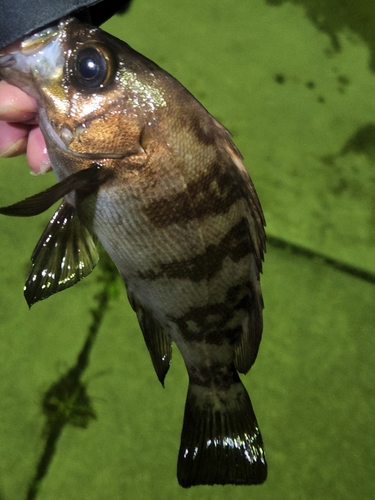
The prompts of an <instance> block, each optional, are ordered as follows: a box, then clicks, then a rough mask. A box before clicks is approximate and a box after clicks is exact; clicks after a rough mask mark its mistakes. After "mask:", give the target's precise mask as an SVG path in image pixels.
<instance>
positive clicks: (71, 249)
mask: <svg viewBox="0 0 375 500" xmlns="http://www.w3.org/2000/svg"><path fill="white" fill-rule="evenodd" d="M98 260H99V254H98V252H97V249H96V245H95V242H94V239H93V237H92V235H91V233H90V232H89V230H88V229H87V228H86V227H85V226H84V225H83V224H82V223H81V221H80V220H79V218H78V217H77V216H76V215H75V209H74V207H72V205H70V204H69V203H67V202H66V201H63V202H62V204H61V205H60V206H59V208H58V209H57V210H56V212H55V213H54V215H53V217H52V218H51V220H50V222H49V223H48V225H47V227H46V229H45V230H44V232H43V234H42V236H41V237H40V239H39V241H38V243H37V245H36V247H35V249H34V251H33V254H32V256H31V262H32V264H31V268H30V271H29V274H28V276H27V279H26V283H25V287H24V295H25V298H26V301H27V303H28V305H29V307H31V306H32V305H33V304H35V303H36V302H38V301H40V300H44V299H46V298H48V297H50V296H51V295H53V294H55V293H57V292H60V291H61V290H65V289H66V288H69V287H71V286H73V285H75V284H76V283H77V282H78V281H80V280H81V279H83V278H84V277H86V276H88V275H89V274H90V273H91V271H92V270H93V268H94V267H95V266H96V264H97V262H98Z"/></svg>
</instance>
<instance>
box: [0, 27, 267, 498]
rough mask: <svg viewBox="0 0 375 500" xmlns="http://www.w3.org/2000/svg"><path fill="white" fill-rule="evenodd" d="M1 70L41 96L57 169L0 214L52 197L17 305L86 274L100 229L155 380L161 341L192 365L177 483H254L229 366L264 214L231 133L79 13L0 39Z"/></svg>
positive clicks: (257, 270)
mask: <svg viewBox="0 0 375 500" xmlns="http://www.w3.org/2000/svg"><path fill="white" fill-rule="evenodd" d="M0 77H1V78H2V79H4V80H6V81H7V82H9V83H11V84H13V85H16V86H17V87H19V88H21V89H22V90H24V91H25V92H26V93H28V94H29V95H30V96H32V97H34V98H35V99H36V100H37V103H38V120H39V126H40V128H41V130H42V133H43V135H44V138H45V141H46V145H47V150H48V153H49V157H50V160H51V164H52V168H53V171H54V173H55V175H56V177H57V180H58V182H57V184H55V185H53V186H51V187H50V188H48V189H47V190H45V191H43V192H42V193H38V194H36V195H34V196H30V197H29V198H27V199H25V200H23V201H20V202H18V203H14V204H13V205H10V206H6V207H2V208H1V209H0V213H1V214H3V215H8V216H21V217H22V216H34V215H38V214H40V213H42V212H44V211H45V210H47V209H48V208H49V207H51V206H52V205H53V204H54V203H56V202H57V201H60V200H62V202H61V203H60V206H59V208H58V209H57V210H56V212H55V214H54V215H53V217H52V219H51V220H50V222H49V224H48V225H47V227H46V229H45V231H44V232H43V234H42V236H41V238H40V240H39V242H38V243H37V245H36V247H35V250H34V252H33V254H32V257H31V268H30V272H29V275H28V277H27V279H26V283H25V288H24V292H25V298H26V300H27V303H28V304H29V306H31V305H33V304H34V303H35V302H37V301H40V300H43V299H46V298H48V297H49V296H51V295H53V294H54V293H57V292H59V291H62V290H65V289H67V288H69V287H71V286H73V285H74V284H76V283H77V282H78V281H80V280H81V279H83V278H84V277H86V276H87V275H89V274H90V273H91V271H92V270H93V269H94V267H95V265H96V263H97V262H98V258H99V257H98V251H97V240H99V241H100V242H101V244H102V245H103V247H104V248H105V250H106V251H107V252H108V254H109V256H110V258H111V259H112V260H113V262H114V263H115V265H116V266H117V268H118V270H119V272H120V274H121V275H122V277H123V280H124V283H125V286H126V290H127V295H128V298H129V302H130V304H131V306H132V308H133V309H134V311H135V314H136V316H137V318H138V322H139V325H140V328H141V330H142V333H143V337H144V340H145V343H146V345H147V348H148V350H149V353H150V356H151V360H152V363H153V366H154V369H155V372H156V375H157V377H158V379H159V380H160V382H161V384H162V385H163V386H164V379H165V376H166V374H167V372H168V370H169V367H170V363H171V359H172V344H175V345H176V346H177V348H178V349H179V350H180V352H181V354H182V357H183V360H184V363H185V366H186V369H187V372H188V379H189V383H188V390H187V397H186V404H185V412H184V421H183V426H182V432H181V443H180V449H179V453H178V461H177V478H178V481H179V484H180V485H181V486H182V487H184V488H189V487H191V486H196V485H214V484H221V485H224V484H236V485H251V484H261V483H263V482H264V481H265V480H266V477H267V462H266V457H265V451H264V445H263V439H262V436H261V432H260V429H259V426H258V423H257V419H256V416H255V413H254V410H253V406H252V403H251V400H250V397H249V395H248V392H247V390H246V388H245V386H244V385H243V382H242V381H241V379H240V376H239V373H241V374H245V373H247V372H248V371H249V369H250V368H251V367H252V365H253V363H254V361H255V359H256V357H257V353H258V349H259V344H260V341H261V337H262V329H263V320H262V315H263V307H264V306H263V298H262V292H261V288H260V274H261V272H262V262H263V260H264V252H265V246H266V236H265V219H264V215H263V212H262V208H261V205H260V201H259V199H258V196H257V193H256V191H255V188H254V185H253V183H252V181H251V178H250V176H249V174H248V172H247V170H246V168H245V166H244V163H243V158H242V156H241V153H240V152H239V151H238V149H237V147H236V146H235V145H234V143H233V141H232V138H231V135H230V133H229V132H228V130H227V129H226V128H225V127H224V126H223V125H221V124H220V123H219V122H218V121H217V120H216V119H215V118H214V117H213V116H212V115H211V114H209V112H208V111H207V110H206V109H205V108H204V107H203V106H202V105H201V104H200V103H199V102H198V101H197V100H196V99H195V98H194V97H193V96H192V94H190V92H189V91H188V90H187V89H186V88H185V87H183V85H181V84H180V83H179V82H178V81H177V80H176V79H175V78H174V77H173V76H171V75H170V74H168V73H167V72H166V71H164V70H163V69H161V68H160V67H159V66H158V65H157V64H155V63H154V62H152V61H151V60H149V59H147V58H146V57H144V56H142V55H141V54H139V53H138V52H136V51H135V50H133V49H132V48H131V47H130V46H129V45H128V44H126V43H125V42H123V41H121V40H119V39H117V38H115V37H113V36H111V35H110V34H108V33H106V32H105V31H102V30H100V29H99V28H97V27H94V26H92V25H90V24H85V23H82V22H80V21H78V20H77V19H75V18H64V19H61V20H59V21H58V22H56V23H54V24H52V25H50V26H47V27H46V28H44V29H42V30H40V31H39V32H36V33H34V34H32V35H28V36H27V37H25V38H24V39H23V40H21V41H18V42H16V43H14V44H12V45H11V46H8V47H7V48H5V49H3V50H1V51H0Z"/></svg>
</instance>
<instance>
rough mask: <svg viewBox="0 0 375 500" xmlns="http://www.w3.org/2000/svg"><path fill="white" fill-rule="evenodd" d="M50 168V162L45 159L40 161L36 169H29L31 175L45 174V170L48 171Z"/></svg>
mask: <svg viewBox="0 0 375 500" xmlns="http://www.w3.org/2000/svg"><path fill="white" fill-rule="evenodd" d="M51 169H52V167H51V163H50V162H49V161H45V162H43V163H41V164H40V165H39V167H38V170H37V171H35V170H30V174H31V175H36V176H37V175H44V174H46V173H47V172H49V171H50V170H51Z"/></svg>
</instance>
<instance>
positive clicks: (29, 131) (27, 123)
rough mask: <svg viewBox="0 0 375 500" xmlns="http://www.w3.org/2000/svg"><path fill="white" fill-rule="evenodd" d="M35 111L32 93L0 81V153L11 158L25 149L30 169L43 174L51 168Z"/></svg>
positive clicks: (36, 110)
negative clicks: (29, 94)
mask: <svg viewBox="0 0 375 500" xmlns="http://www.w3.org/2000/svg"><path fill="white" fill-rule="evenodd" d="M37 114H38V107H37V103H36V101H35V100H34V99H33V98H32V97H30V96H28V95H27V94H25V93H24V92H22V90H20V89H18V88H17V87H14V86H13V85H9V84H8V83H6V82H4V81H0V156H1V157H3V158H11V157H13V156H18V155H21V154H23V153H26V157H27V161H28V163H29V165H30V167H31V169H32V171H33V172H34V173H36V174H42V173H45V172H47V171H48V170H50V169H51V164H50V161H49V157H48V153H47V148H46V144H45V142H44V138H43V135H42V132H41V130H40V128H39V127H38V125H37V121H36V119H37Z"/></svg>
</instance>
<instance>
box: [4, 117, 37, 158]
mask: <svg viewBox="0 0 375 500" xmlns="http://www.w3.org/2000/svg"><path fill="white" fill-rule="evenodd" d="M29 130H30V126H29V125H22V124H19V123H7V122H2V121H0V156H1V157H3V158H12V157H13V156H18V155H20V154H22V153H25V151H26V146H27V137H28V135H29Z"/></svg>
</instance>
